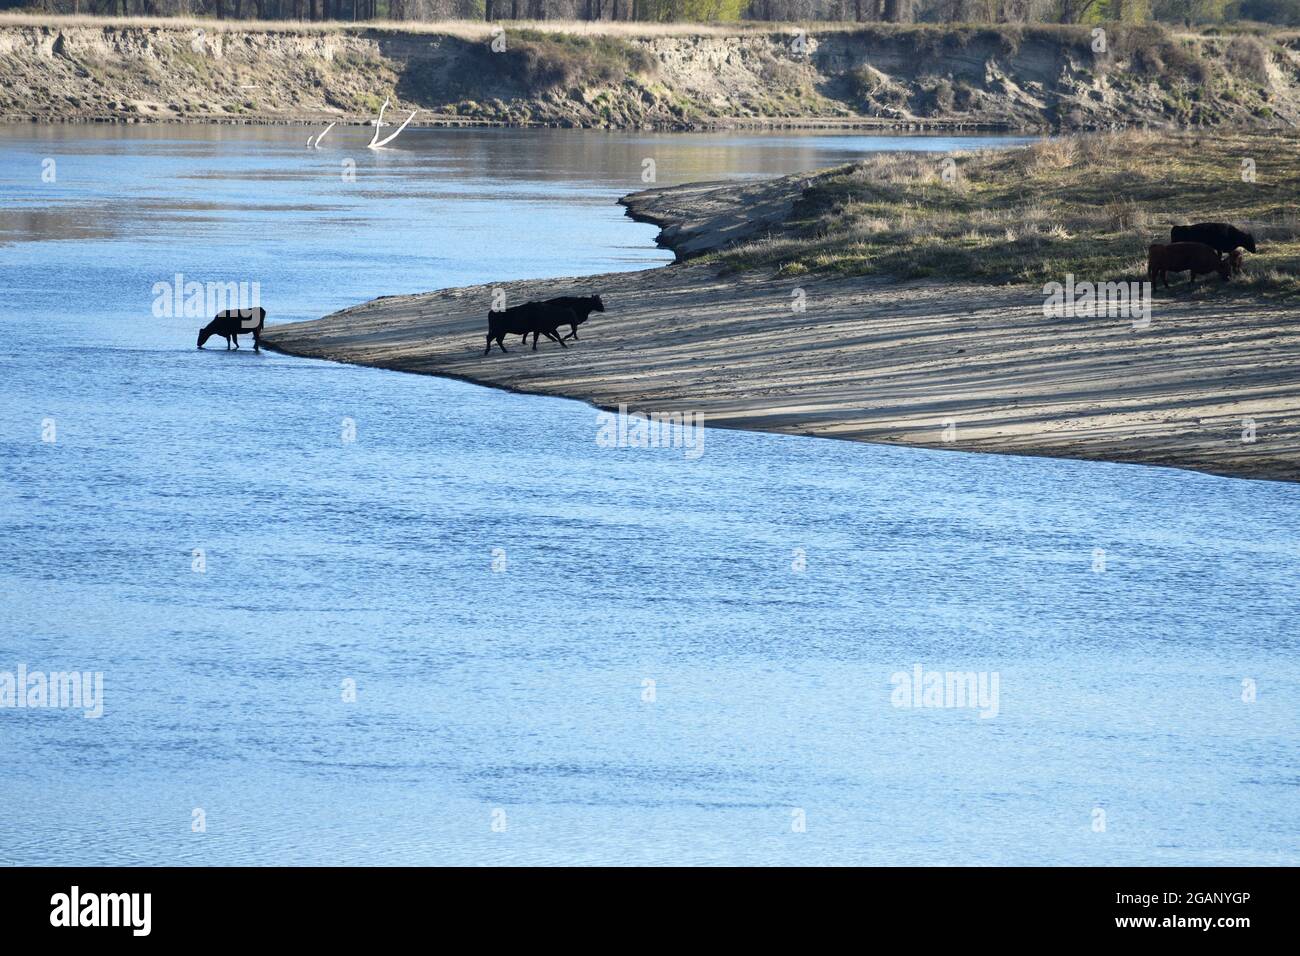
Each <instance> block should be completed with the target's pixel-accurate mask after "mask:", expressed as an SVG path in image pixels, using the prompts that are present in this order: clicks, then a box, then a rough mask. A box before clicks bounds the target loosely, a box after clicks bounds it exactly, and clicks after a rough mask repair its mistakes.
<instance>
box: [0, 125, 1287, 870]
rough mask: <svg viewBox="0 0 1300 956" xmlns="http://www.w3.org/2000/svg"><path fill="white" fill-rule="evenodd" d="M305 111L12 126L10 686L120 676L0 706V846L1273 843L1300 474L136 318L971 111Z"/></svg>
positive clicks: (576, 251) (777, 168)
mask: <svg viewBox="0 0 1300 956" xmlns="http://www.w3.org/2000/svg"><path fill="white" fill-rule="evenodd" d="M306 135H307V131H306V130H302V129H299V128H239V127H149V128H126V127H122V128H87V127H78V126H68V127H56V128H43V127H36V126H12V127H0V199H2V200H3V205H2V206H0V282H2V283H3V289H4V292H5V296H4V301H5V302H6V304H7V308H5V309H4V310H3V313H2V314H0V331H2V332H3V343H4V348H3V349H0V450H2V451H0V594H2V595H3V613H2V614H0V705H6V704H15V703H16V700H15V695H14V694H13V693H12V692H11V693H10V694H9V695H8V696H7V697H6V695H5V675H6V674H12V675H17V673H18V671H19V669H20V668H22V669H25V670H26V671H27V672H28V673H29V674H31V673H32V672H40V673H42V674H48V673H49V672H58V671H78V672H88V673H89V674H91V675H94V674H97V673H98V674H102V686H103V693H102V700H101V701H100V703H101V704H102V716H99V717H91V718H87V717H85V716H83V711H84V710H86V709H87V708H86V707H85V706H84V705H85V704H86V701H82V702H81V704H82V705H83V706H81V707H71V706H70V707H44V708H42V707H35V706H32V707H21V708H19V707H16V706H0V754H2V755H3V767H2V768H0V798H2V799H3V802H4V812H3V813H0V862H7V863H25V864H55V863H70V864H129V863H150V864H158V863H179V864H239V863H338V864H354V863H453V864H491V863H805V864H807V863H835V864H840V863H872V864H999V863H1000V864H1061V863H1081V864H1247V863H1264V864H1270V863H1289V864H1295V863H1297V862H1300V812H1298V811H1300V756H1298V754H1297V747H1296V744H1297V740H1298V739H1300V719H1298V717H1297V708H1296V703H1295V702H1296V700H1297V692H1298V691H1300V655H1297V649H1298V648H1297V644H1298V643H1300V642H1298V641H1297V610H1298V609H1300V598H1298V597H1297V588H1296V584H1297V568H1298V567H1300V561H1298V558H1300V508H1298V507H1297V505H1300V488H1297V486H1294V485H1288V484H1281V483H1271V482H1251V481H1239V480H1230V479H1224V478H1216V477H1211V476H1206V475H1198V474H1192V473H1187V472H1180V471H1175V470H1169V469H1159V468H1143V467H1136V466H1127V465H1109V464H1096V463H1091V464H1089V463H1080V462H1070V461H1053V460H1046V459H1028V458H1014V457H993V456H982V455H972V454H960V453H944V452H935V451H926V450H918V449H902V448H889V447H872V446H865V445H855V444H850V443H843V442H834V441H825V440H819V439H809V438H800V437H791V436H776V435H760V434H751V433H741V432H725V431H714V430H707V431H706V432H705V442H704V446H703V454H701V455H699V456H698V457H689V456H687V455H685V454H683V452H682V450H681V449H638V448H621V449H619V448H603V447H600V446H599V445H598V444H597V443H596V440H595V439H596V434H597V422H596V413H595V412H594V411H593V410H592V409H591V408H589V407H587V406H585V405H582V404H580V403H577V402H570V401H565V400H559V399H548V398H540V397H531V396H522V395H513V394H507V393H502V392H497V391H493V390H490V389H485V388H480V387H477V386H472V385H467V384H464V383H459V382H452V381H445V380H440V379H436V378H429V377H423V376H409V375H403V374H400V373H394V372H385V371H379V370H373V369H362V368H353V367H347V366H339V365H332V364H329V363H326V362H317V361H309V360H303V359H296V358H291V357H286V356H281V355H275V354H271V353H262V354H261V355H255V354H253V353H252V352H251V350H248V349H247V347H246V348H245V350H244V351H241V352H238V353H233V352H232V353H227V352H225V351H223V350H221V349H219V348H218V349H213V348H212V347H211V345H210V347H209V349H208V350H206V351H202V352H200V351H197V350H196V349H195V348H194V334H195V329H196V327H197V326H198V325H199V324H201V323H200V322H198V321H196V320H194V319H187V318H183V317H171V318H169V317H166V316H165V315H164V316H161V317H160V316H158V315H156V314H155V308H154V307H155V300H156V299H158V297H159V293H158V284H159V283H163V284H166V283H173V282H174V281H175V279H174V277H175V276H176V275H177V274H178V273H179V274H181V275H183V276H184V277H185V280H186V281H188V280H198V281H204V282H206V281H221V282H226V281H233V282H241V281H246V282H258V283H259V286H260V298H261V302H262V304H263V305H264V306H265V307H266V308H267V309H268V312H269V313H270V315H271V321H273V322H274V321H277V320H279V321H284V320H290V319H301V318H310V317H315V316H317V315H321V314H324V313H326V312H329V311H331V310H333V309H336V308H339V307H342V306H344V305H349V304H352V303H355V302H359V301H361V300H364V299H366V298H370V297H373V296H376V295H385V294H400V293H407V292H416V291H422V290H427V289H432V288H439V287H443V286H452V285H460V284H468V283H478V282H491V281H503V280H508V279H514V278H522V277H536V276H547V275H581V274H585V273H590V272H596V271H609V270H618V269H638V268H645V267H649V266H652V265H655V264H657V263H660V262H663V261H666V259H667V258H668V255H667V254H666V253H664V252H662V251H660V250H656V249H655V248H654V247H653V236H654V233H655V230H654V228H653V227H650V226H647V225H642V224H636V223H632V222H630V221H628V220H626V219H625V218H623V216H622V214H621V210H620V209H619V208H618V207H616V206H615V205H613V200H614V199H615V198H616V197H617V196H619V195H622V194H624V193H626V192H629V191H632V190H634V189H637V188H641V187H642V185H643V183H642V180H641V176H642V170H643V169H644V168H645V160H647V159H652V160H654V165H655V171H656V174H657V180H658V182H659V183H660V184H669V183H673V182H682V181H691V180H701V179H716V178H727V177H734V176H750V175H774V174H780V173H786V172H793V171H796V170H803V169H812V168H815V167H818V166H825V165H830V164H834V163H838V162H844V161H847V160H849V159H851V158H853V157H854V156H856V155H860V154H861V153H862V152H864V151H869V150H872V149H881V148H909V149H935V150H941V149H950V148H953V147H954V146H960V145H968V144H969V143H970V141H967V140H960V141H954V140H951V139H945V138H939V137H934V138H925V139H921V138H916V139H904V140H897V139H882V138H875V137H863V136H852V135H847V136H839V135H836V136H830V135H750V134H718V135H676V136H674V135H641V134H606V133H591V132H577V131H554V132H551V131H507V130H444V131H417V130H408V131H407V132H406V133H404V134H403V136H402V138H401V139H400V140H399V141H398V142H397V143H396V144H394V145H395V147H397V148H394V149H392V150H389V151H385V152H381V153H374V152H368V151H366V150H365V149H363V148H361V147H362V146H363V145H364V142H365V134H364V132H363V131H362V130H360V129H339V128H336V129H335V130H334V131H332V132H331V133H330V135H329V137H327V138H326V141H325V144H324V146H323V148H322V149H320V150H317V151H308V150H306V149H305V148H304V142H305V139H306ZM164 287H165V285H164ZM589 328H590V329H591V331H590V332H589V333H584V335H587V334H591V335H599V334H600V331H599V328H600V316H596V317H595V318H594V319H593V322H592V324H591V325H590V326H589ZM580 347H581V346H580V345H579V348H580ZM345 439H350V440H345ZM918 667H919V668H920V670H921V675H922V676H921V678H920V682H919V686H920V687H922V688H924V687H926V686H929V685H928V683H927V682H928V681H929V680H930V677H929V675H938V676H937V678H936V679H937V680H938V681H939V684H940V689H939V694H938V696H937V697H926V696H924V695H920V694H918V695H917V696H916V698H911V694H910V688H911V681H912V679H913V675H914V673H915V670H916V668H918ZM950 672H951V673H953V674H958V675H964V674H967V673H971V674H974V675H976V685H977V686H982V687H983V689H984V691H985V694H984V698H983V700H982V701H981V700H977V701H976V702H975V703H976V704H977V705H978V706H969V704H970V703H971V702H970V701H967V700H963V699H959V698H958V697H957V696H956V694H955V693H952V694H948V693H945V690H946V689H949V688H948V680H947V675H948V674H949V673H950ZM14 679H15V680H16V679H17V678H16V676H15V678H14ZM30 679H31V678H29V680H30ZM960 683H961V681H960V679H958V680H956V681H955V682H954V683H953V685H952V688H951V689H954V690H955V689H959V686H958V685H960ZM90 686H91V687H92V688H93V686H94V679H93V676H92V678H91V681H90ZM905 691H908V693H906V694H905ZM909 698H911V699H909ZM35 700H36V702H39V700H40V698H39V697H38V698H36V699H35ZM909 704H910V705H911V706H905V705H909ZM921 705H925V706H921ZM930 705H947V706H930Z"/></svg>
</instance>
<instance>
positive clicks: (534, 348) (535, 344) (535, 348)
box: [533, 332, 537, 352]
mask: <svg viewBox="0 0 1300 956" xmlns="http://www.w3.org/2000/svg"><path fill="white" fill-rule="evenodd" d="M533 351H534V352H536V351H537V333H536V332H534V333H533Z"/></svg>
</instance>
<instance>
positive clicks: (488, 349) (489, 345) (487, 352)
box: [483, 332, 492, 355]
mask: <svg viewBox="0 0 1300 956" xmlns="http://www.w3.org/2000/svg"><path fill="white" fill-rule="evenodd" d="M483 354H484V355H490V354H492V333H491V332H489V333H488V334H487V347H486V348H485V349H483Z"/></svg>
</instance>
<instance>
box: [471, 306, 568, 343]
mask: <svg viewBox="0 0 1300 956" xmlns="http://www.w3.org/2000/svg"><path fill="white" fill-rule="evenodd" d="M577 319H578V317H577V316H576V315H574V314H573V310H572V309H570V308H567V307H565V306H559V305H548V304H547V303H545V302H526V303H524V304H523V305H517V306H515V307H514V308H512V309H505V310H504V311H502V312H489V313H488V331H487V348H485V349H484V350H483V354H484V355H487V354H488V353H489V352H491V351H492V343H493V341H495V342H496V343H497V347H498V348H500V349H501V351H502V352H504V351H506V343H505V337H506V336H507V335H522V336H524V340H525V341H527V338H528V334H529V333H530V332H531V333H532V335H533V351H534V352H536V351H537V336H538V334H539V333H540V334H542V335H544V336H546V337H547V338H548V339H551V340H552V341H554V342H559V343H560V346H561V347H562V348H566V349H567V348H568V346H567V345H565V344H564V339H562V338H561V337H560V326H562V325H568V326H572V327H576V326H577V324H578V321H577Z"/></svg>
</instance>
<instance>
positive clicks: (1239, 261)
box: [1228, 249, 1246, 276]
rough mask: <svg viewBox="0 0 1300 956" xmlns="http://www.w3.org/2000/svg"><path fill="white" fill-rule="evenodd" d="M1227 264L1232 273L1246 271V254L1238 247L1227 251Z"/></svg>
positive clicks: (1237, 273) (1239, 273) (1236, 273)
mask: <svg viewBox="0 0 1300 956" xmlns="http://www.w3.org/2000/svg"><path fill="white" fill-rule="evenodd" d="M1228 266H1229V268H1230V271H1231V272H1232V274H1233V275H1235V276H1239V275H1241V274H1242V273H1243V272H1245V271H1246V254H1245V253H1244V252H1242V251H1241V250H1240V249H1233V250H1232V251H1231V252H1230V253H1228Z"/></svg>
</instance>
